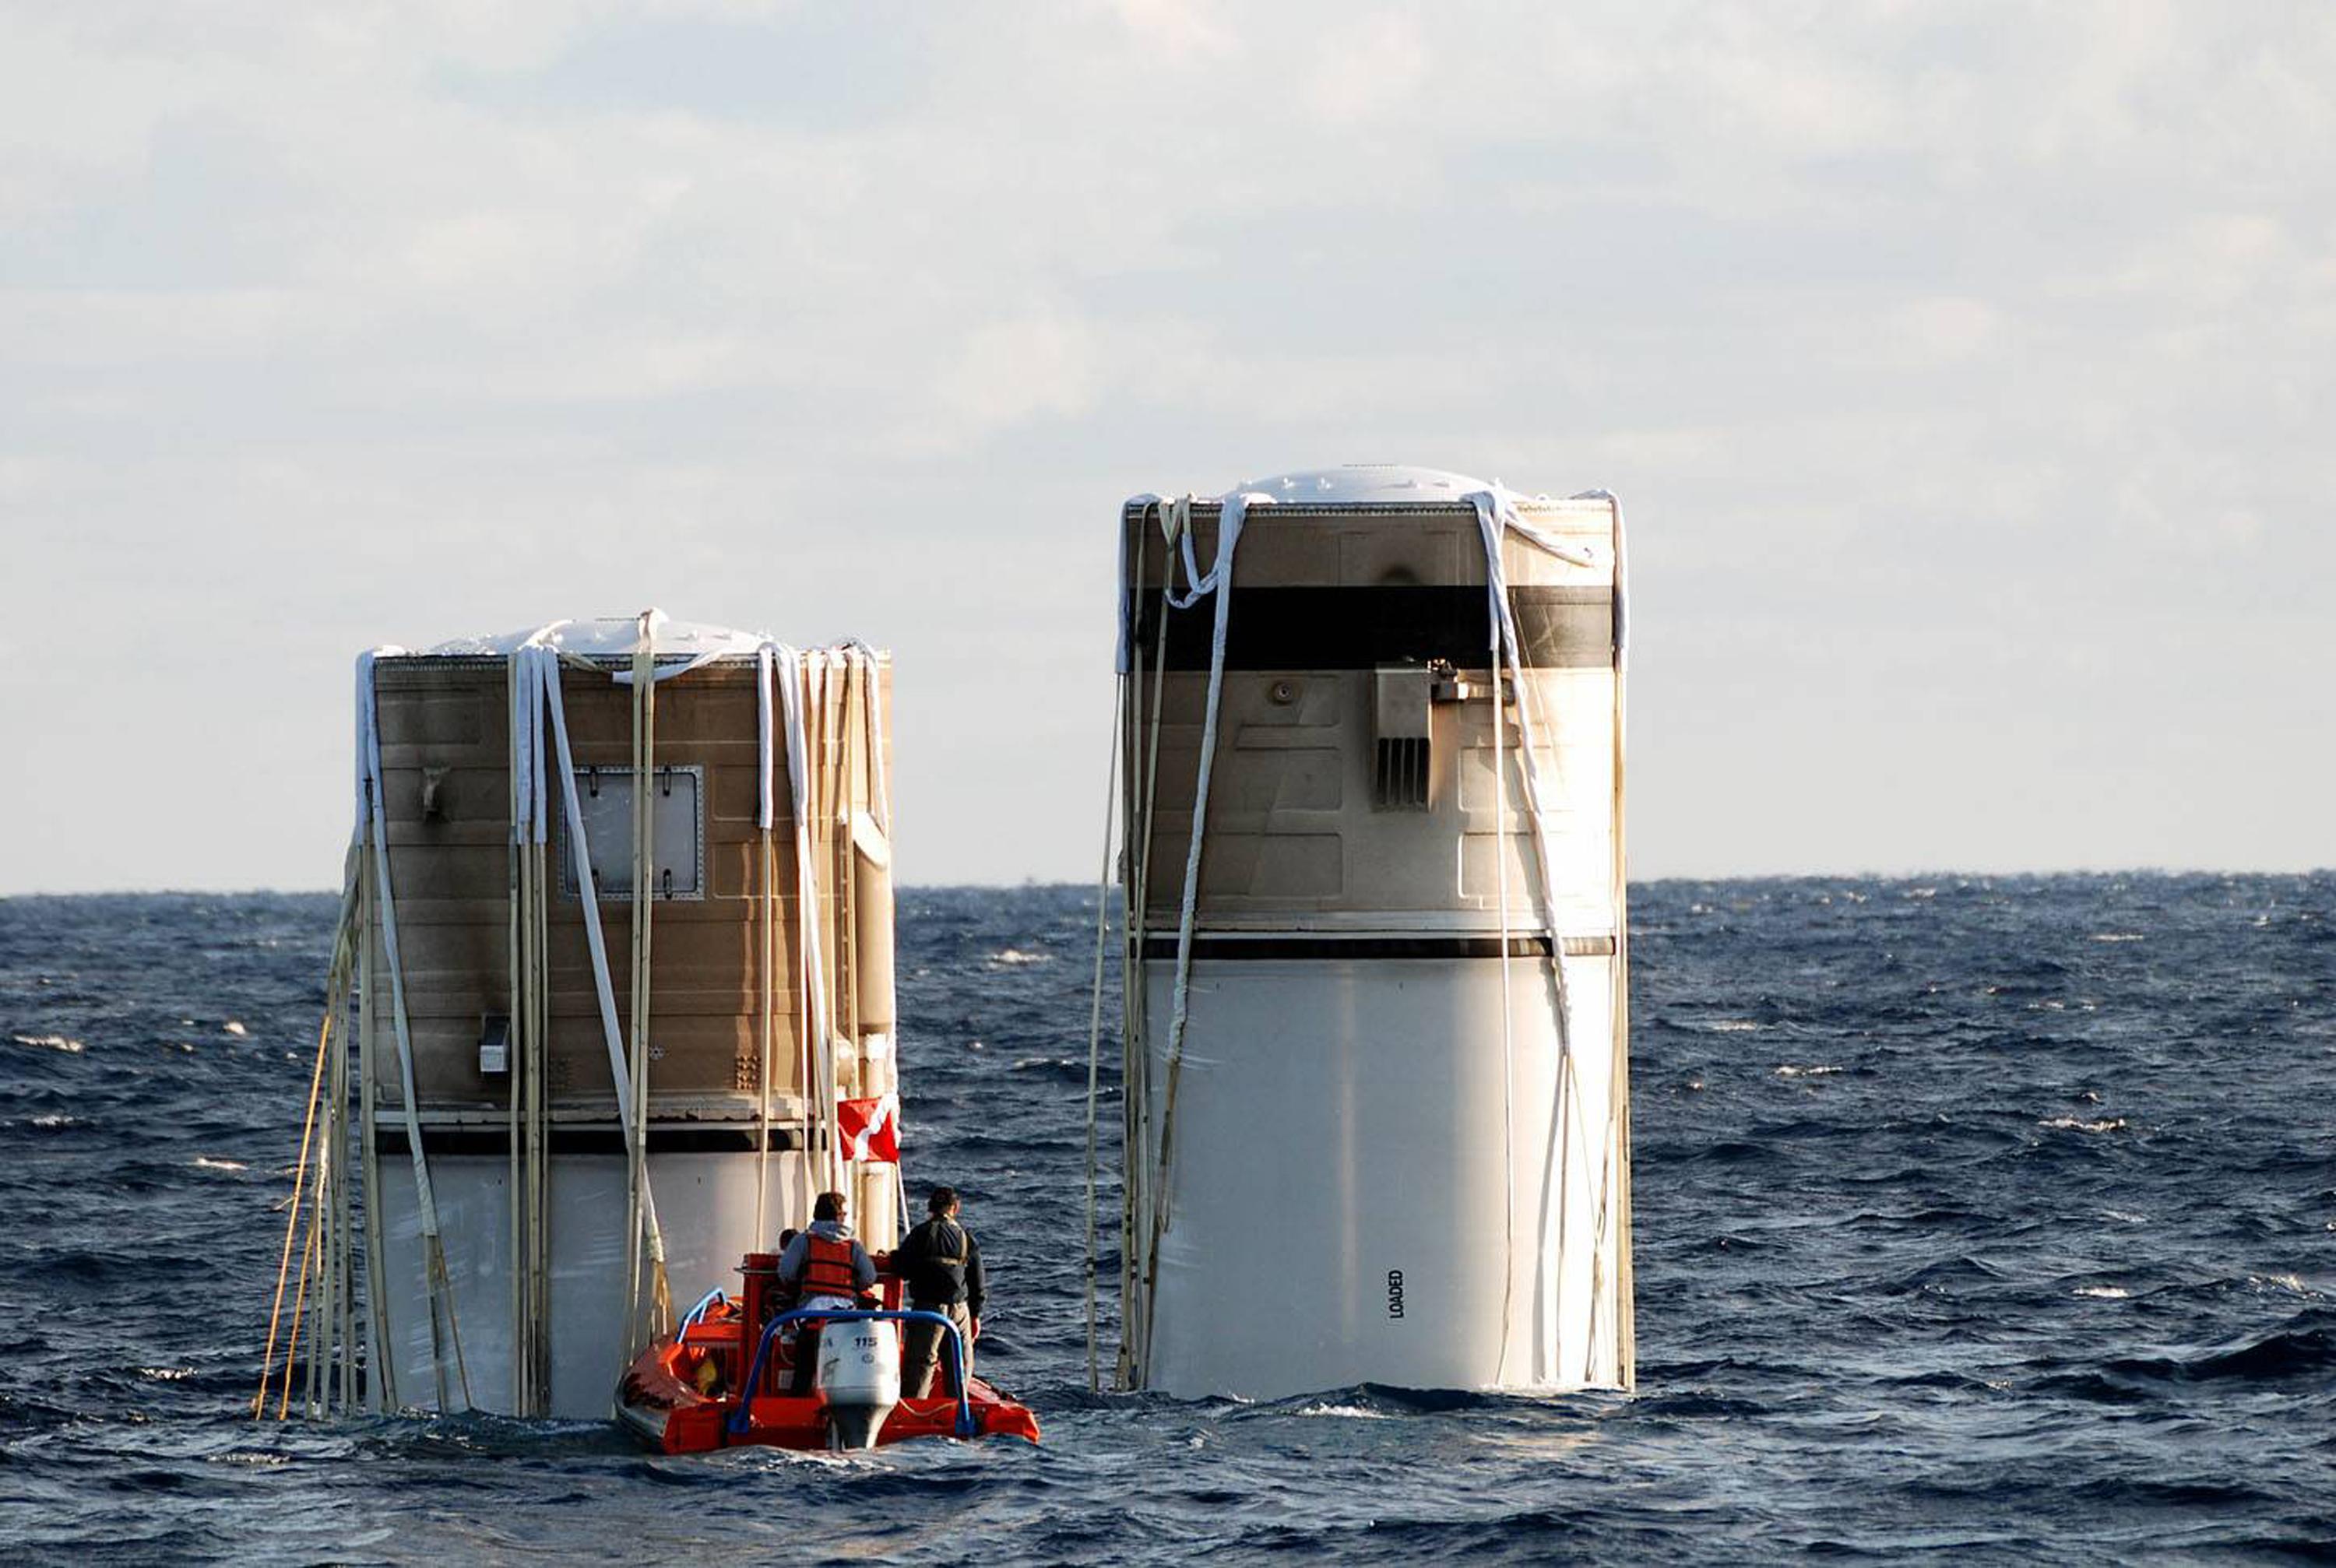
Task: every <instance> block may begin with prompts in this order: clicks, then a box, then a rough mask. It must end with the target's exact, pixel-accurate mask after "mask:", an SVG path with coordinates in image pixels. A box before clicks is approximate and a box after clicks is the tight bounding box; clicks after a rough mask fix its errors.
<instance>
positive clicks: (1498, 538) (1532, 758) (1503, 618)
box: [1467, 488, 1597, 1382]
mask: <svg viewBox="0 0 2336 1568" xmlns="http://www.w3.org/2000/svg"><path fill="white" fill-rule="evenodd" d="M1467 499H1468V501H1469V502H1470V503H1471V505H1473V506H1474V507H1475V512H1476V521H1477V529H1478V532H1479V534H1480V536H1481V538H1482V541H1483V544H1484V590H1485V607H1486V611H1487V614H1488V616H1489V618H1490V620H1491V625H1492V638H1491V640H1492V642H1493V645H1494V651H1495V662H1494V682H1493V698H1494V723H1495V734H1496V735H1501V734H1502V731H1501V729H1500V726H1501V724H1502V722H1503V720H1502V716H1501V712H1500V709H1501V706H1502V703H1503V692H1502V689H1501V682H1500V674H1499V671H1500V664H1501V662H1502V660H1505V662H1506V664H1507V667H1508V669H1509V672H1510V676H1511V678H1512V679H1513V680H1514V682H1515V687H1516V710H1517V742H1518V745H1517V749H1518V752H1519V754H1520V755H1519V760H1520V761H1521V763H1522V764H1523V766H1522V768H1521V770H1520V774H1521V777H1522V780H1523V784H1524V791H1525V808H1526V811H1527V813H1528V815H1529V818H1530V821H1531V823H1532V828H1533V863H1534V872H1535V886H1534V889H1533V891H1535V893H1537V895H1538V899H1537V903H1538V906H1539V908H1538V911H1537V913H1538V914H1539V916H1540V924H1541V927H1542V930H1543V934H1544V936H1545V937H1546V938H1547V940H1548V942H1549V969H1548V971H1547V972H1548V975H1549V977H1550V983H1551V987H1552V992H1553V995H1552V998H1551V1008H1550V1012H1551V1018H1552V1022H1553V1024H1554V1025H1555V1027H1556V1033H1557V1050H1558V1064H1557V1086H1556V1093H1555V1096H1554V1097H1553V1099H1552V1104H1551V1106H1550V1141H1551V1143H1552V1144H1553V1145H1556V1148H1555V1150H1553V1151H1552V1154H1550V1155H1548V1156H1545V1162H1544V1163H1545V1164H1549V1163H1553V1164H1555V1166H1556V1168H1557V1170H1558V1173H1559V1174H1558V1181H1559V1185H1560V1188H1561V1191H1562V1188H1563V1185H1564V1176H1563V1172H1564V1169H1565V1164H1566V1161H1565V1155H1564V1153H1563V1151H1565V1150H1570V1148H1571V1147H1572V1144H1571V1141H1570V1140H1564V1139H1563V1131H1564V1125H1565V1121H1566V1111H1567V1107H1568V1105H1569V1103H1570V1102H1569V1090H1570V1087H1571V1086H1572V1083H1573V1081H1574V1074H1573V1033H1572V997H1571V993H1570V989H1569V987H1568V984H1567V974H1566V966H1565V939H1564V935H1563V933H1562V931H1561V930H1560V929H1559V923H1558V914H1557V908H1558V906H1557V888H1556V881H1555V874H1556V861H1555V857H1554V856H1553V855H1552V853H1551V851H1550V843H1549V837H1550V835H1549V828H1548V822H1547V816H1546V812H1545V808H1544V805H1543V792H1542V780H1541V764H1540V737H1539V735H1537V734H1536V733H1535V726H1534V723H1533V706H1532V694H1531V692H1530V690H1529V689H1528V687H1529V686H1530V682H1529V680H1528V677H1526V674H1525V667H1524V660H1523V656H1522V654H1521V652H1520V650H1519V647H1518V642H1517V632H1516V614H1515V609H1514V604H1513V602H1512V599H1511V597H1510V590H1509V581H1508V565H1507V560H1506V556H1505V550H1504V542H1505V539H1506V536H1507V535H1508V534H1510V533H1514V534H1516V535H1517V536H1518V537H1519V538H1521V539H1523V540H1524V541H1526V542H1527V543H1529V544H1532V545H1533V546H1534V547H1535V548H1536V549H1539V550H1543V551H1544V552H1545V553H1547V554H1550V555H1552V556H1555V557H1557V558H1558V559H1559V560H1564V561H1566V562H1567V563H1568V564H1570V565H1574V566H1594V565H1595V563H1596V562H1595V558H1594V557H1593V556H1591V554H1589V553H1588V552H1586V551H1583V550H1577V549H1574V548H1572V547H1570V546H1567V545H1564V544H1562V542H1560V541H1557V540H1555V539H1553V538H1552V537H1551V536H1549V535H1548V534H1546V533H1543V531H1540V530H1538V529H1535V528H1533V527H1531V526H1530V525H1528V524H1527V523H1525V522H1524V521H1523V519H1522V518H1520V517H1519V516H1518V515H1517V513H1516V509H1515V506H1514V498H1513V497H1512V496H1510V494H1509V493H1508V492H1506V491H1504V490H1500V489H1498V488H1495V489H1493V490H1489V491H1477V492H1472V493H1471V494H1470V495H1469V496H1468V498H1467ZM1502 783H1503V784H1505V783H1506V775H1505V774H1503V775H1502ZM1506 829H1507V816H1506V810H1505V802H1504V810H1503V816H1502V833H1501V834H1500V835H1499V837H1500V841H1501V842H1500V849H1501V855H1502V864H1503V865H1504V867H1505V866H1506V864H1507V832H1506ZM1504 935H1505V932H1504ZM1502 981H1503V997H1502V1011H1503V1019H1504V1025H1505V1024H1506V1022H1507V1018H1508V1008H1509V998H1508V995H1507V989H1506V988H1507V983H1508V973H1507V970H1506V968H1505V966H1504V971H1503V976H1502ZM1507 1044H1508V1036H1507V1035H1506V1033H1505V1031H1504V1050H1505V1049H1506V1047H1507ZM1506 1066H1507V1064H1506V1062H1505V1061H1504V1071H1505V1070H1506ZM1567 1213H1570V1210H1569V1209H1568V1207H1567V1206H1566V1205H1565V1204H1563V1203H1560V1205H1559V1224H1560V1227H1561V1231H1562V1227H1563V1225H1564V1223H1565V1217H1566V1215H1567ZM1536 1232H1537V1242H1536V1245H1535V1261H1534V1270H1533V1279H1534V1290H1535V1298H1536V1307H1535V1311H1534V1368H1533V1377H1534V1379H1535V1381H1537V1382H1546V1381H1549V1380H1550V1372H1551V1366H1550V1363H1549V1362H1548V1360H1547V1359H1546V1358H1547V1357H1548V1356H1549V1355H1550V1354H1551V1353H1552V1351H1553V1350H1554V1346H1552V1345H1550V1344H1548V1343H1546V1342H1545V1339H1544V1336H1543V1331H1542V1329H1543V1320H1544V1318H1545V1316H1546V1311H1545V1309H1544V1308H1543V1293H1544V1292H1545V1290H1546V1289H1547V1287H1548V1283H1549V1281H1550V1278H1551V1274H1552V1268H1551V1261H1550V1259H1549V1256H1548V1244H1549V1238H1548V1227H1547V1224H1546V1217H1545V1216H1544V1223H1543V1224H1542V1225H1540V1226H1537V1227H1536ZM1562 1243H1563V1238H1562V1234H1561V1237H1560V1251H1561V1252H1562V1250H1563V1245H1562ZM1596 1310H1597V1303H1596V1302H1595V1301H1594V1300H1593V1301H1592V1302H1591V1313H1592V1318H1593V1323H1594V1319H1595V1313H1596ZM1504 1332H1505V1320H1504ZM1593 1332H1594V1329H1593Z"/></svg>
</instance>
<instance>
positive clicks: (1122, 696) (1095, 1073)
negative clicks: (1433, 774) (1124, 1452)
mask: <svg viewBox="0 0 2336 1568" xmlns="http://www.w3.org/2000/svg"><path fill="white" fill-rule="evenodd" d="M1121 587H1122V591H1123V592H1124V591H1125V581H1124V578H1123V579H1122V584H1121ZM1114 685H1115V686H1116V687H1118V696H1117V698H1116V700H1115V701H1114V705H1113V708H1112V716H1111V763H1110V765H1109V766H1108V767H1107V768H1106V769H1105V779H1104V816H1103V865H1102V869H1101V870H1100V871H1099V872H1097V874H1096V877H1095V979H1094V983H1093V985H1092V987H1091V988H1090V990H1089V995H1088V1002H1087V1237H1086V1242H1087V1245H1086V1318H1087V1391H1088V1392H1089V1393H1095V1392H1097V1391H1099V1390H1100V1389H1101V1388H1102V1387H1103V1371H1102V1363H1101V1360H1100V1359H1099V1352H1098V1350H1097V1348H1096V1333H1095V1125H1096V1120H1097V1099H1098V1096H1099V1094H1100V1092H1101V1085H1102V1071H1103V973H1104V954H1105V950H1107V949H1108V948H1109V946H1110V941H1111V916H1110V910H1111V885H1112V874H1111V844H1112V829H1113V825H1114V823H1115V822H1116V821H1117V819H1118V815H1119V754H1120V748H1121V747H1122V745H1124V740H1123V738H1122V732H1123V728H1124V726H1125V724H1126V722H1127V677H1126V675H1125V674H1124V673H1123V674H1122V675H1121V676H1120V677H1119V678H1118V679H1117V680H1116V681H1115V682H1114Z"/></svg>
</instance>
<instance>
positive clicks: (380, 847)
mask: <svg viewBox="0 0 2336 1568" xmlns="http://www.w3.org/2000/svg"><path fill="white" fill-rule="evenodd" d="M390 651H394V650H390V649H381V650H376V651H375V653H367V654H364V655H361V656H359V657H358V659H357V732H358V733H357V744H358V748H359V750H358V764H357V767H358V777H359V781H360V785H361V790H362V799H363V803H364V807H365V816H364V817H363V819H362V821H361V825H360V827H359V830H358V831H359V832H360V833H364V834H365V836H367V837H369V838H370V839H371V841H372V845H373V861H374V892H375V898H376V899H377V901H378V903H377V905H376V907H377V909H378V911H379V913H380V919H381V937H382V952H383V957H384V959H386V960H387V962H388V964H389V998H390V1027H391V1031H392V1033H393V1034H394V1036H395V1038H396V1042H397V1074H398V1083H399V1086H400V1088H401V1089H402V1090H403V1098H404V1112H405V1118H404V1119H405V1142H406V1146H407V1147H408V1148H409V1149H410V1150H411V1151H412V1153H413V1159H414V1203H415V1207H416V1210H417V1212H418V1214H419V1218H420V1222H421V1228H422V1245H423V1277H424V1289H425V1290H427V1291H428V1293H429V1298H430V1358H431V1365H432V1367H433V1370H434V1371H435V1373H436V1375H437V1378H438V1406H439V1408H440V1409H442V1410H443V1409H445V1408H446V1407H447V1398H446V1396H447V1391H448V1390H447V1387H446V1359H445V1348H444V1345H443V1343H442V1340H441V1336H440V1333H439V1326H438V1319H439V1314H440V1312H441V1311H443V1313H444V1314H445V1321H446V1334H445V1338H446V1339H452V1340H453V1343H454V1358H455V1367H456V1371H457V1373H458V1375H460V1374H461V1373H462V1349H461V1345H462V1341H461V1339H460V1338H459V1337H458V1336H459V1333H460V1330H459V1329H458V1328H457V1327H456V1324H455V1318H454V1292H453V1281H451V1280H450V1279H449V1278H448V1276H447V1273H446V1250H445V1243H444V1242H443V1241H442V1240H441V1239H440V1235H439V1227H438V1200H437V1194H436V1193H435V1191H434V1190H433V1187H432V1186H431V1183H430V1158H429V1155H428V1154H427V1153H425V1152H424V1150H423V1146H422V1115H421V1110H420V1104H419V1096H418V1094H417V1092H416V1090H415V1087H414V1034H413V1030H412V1028H411V1027H410V1025H409V1023H408V1021H407V1019H408V1015H407V1012H406V1008H405V966H404V959H403V958H402V956H401V954H400V951H399V949H398V941H397V897H396V891H395V888H394V883H393V882H392V880H391V877H390V867H389V813H388V807H387V803H386V802H385V801H384V798H383V794H384V791H383V784H382V769H381V713H380V706H379V697H378V695H377V694H376V692H375V684H374V679H375V676H374V667H375V659H376V658H377V657H378V655H379V653H382V652H390ZM368 940H370V939H368ZM365 1006H367V1007H368V1008H370V1007H371V1006H373V1000H372V998H366V1001H365ZM365 1135H366V1136H367V1137H371V1136H372V1135H373V1129H372V1128H370V1127H368V1128H367V1129H365ZM461 1382H462V1406H463V1407H464V1408H465V1409H467V1408H469V1407H470V1405H471V1389H470V1380H469V1378H468V1377H467V1376H462V1377H461Z"/></svg>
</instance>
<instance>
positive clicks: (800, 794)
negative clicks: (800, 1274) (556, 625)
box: [759, 642, 842, 1184]
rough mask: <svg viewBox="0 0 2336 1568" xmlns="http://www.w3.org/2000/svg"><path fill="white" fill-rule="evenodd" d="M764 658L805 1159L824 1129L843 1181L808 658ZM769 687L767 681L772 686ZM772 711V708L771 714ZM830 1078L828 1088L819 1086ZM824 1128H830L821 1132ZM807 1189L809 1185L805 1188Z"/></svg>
mask: <svg viewBox="0 0 2336 1568" xmlns="http://www.w3.org/2000/svg"><path fill="white" fill-rule="evenodd" d="M759 657H760V658H761V660H762V662H763V664H764V667H766V668H768V669H770V671H771V674H772V676H774V677H775V684H776V686H777V687H778V695H779V706H780V709H781V713H782V716H784V721H785V729H784V734H785V735H786V746H787V783H788V785H789V798H790V800H791V802H792V803H793V819H794V821H793V826H794V841H795V842H794V847H795V908H796V912H797V919H796V921H795V972H796V975H797V978H798V980H799V983H800V986H801V995H802V998H803V1005H802V1007H801V1008H798V1009H797V1012H796V1015H795V1016H796V1018H798V1019H799V1020H800V1021H801V1023H802V1036H803V1044H802V1049H801V1066H802V1068H803V1094H802V1100H803V1159H804V1170H805V1175H806V1176H808V1175H809V1174H810V1169H811V1164H812V1162H813V1158H814V1151H815V1150H816V1149H817V1147H818V1146H819V1137H820V1135H821V1134H822V1131H823V1132H824V1134H825V1139H826V1157H825V1159H823V1160H822V1161H820V1162H819V1163H820V1165H821V1167H822V1170H823V1172H824V1174H825V1180H827V1181H829V1182H834V1183H840V1182H841V1180H842V1176H841V1171H842V1149H841V1148H840V1147H839V1146H838V1144H837V1140H836V1137H835V1135H834V1121H833V1116H832V1111H831V1110H830V1108H829V1105H828V1102H829V1100H830V1099H831V1098H832V1094H833V1084H834V1066H833V1053H832V1047H831V1046H830V1044H829V1041H828V1016H827V979H826V965H825V962H824V959H823V956H822V950H821V942H820V926H821V924H822V913H821V910H820V893H819V872H818V868H817V866H816V863H815V862H814V861H813V856H812V842H811V811H812V806H811V789H810V765H809V756H808V753H809V750H810V747H809V745H808V742H807V740H806V738H805V735H804V726H803V704H804V694H803V668H804V667H803V658H804V656H803V654H801V653H799V652H798V651H797V650H796V649H794V648H791V647H789V646H788V645H786V644H785V643H779V642H770V643H765V644H764V646H763V649H762V650H761V653H760V656H759ZM766 684H768V683H766ZM766 711H767V710H766ZM771 773H772V769H771V768H770V767H768V766H765V768H764V774H763V781H764V782H763V804H762V810H763V813H764V818H765V820H766V821H767V820H769V819H770V818H771V817H772V814H773V813H774V809H775V804H776V803H775V800H774V781H773V780H772V778H771ZM820 1075H824V1076H825V1078H826V1083H825V1084H824V1085H822V1083H821V1082H820V1081H819V1077H820ZM822 1124H824V1126H823V1127H822ZM806 1184H808V1183H806Z"/></svg>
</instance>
